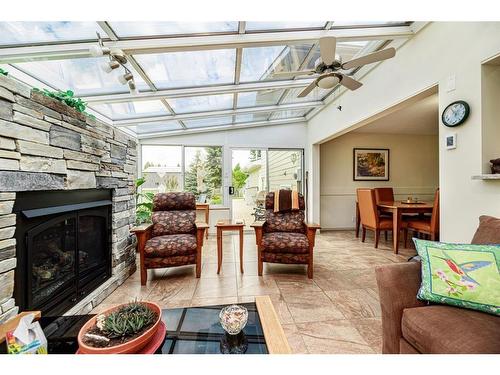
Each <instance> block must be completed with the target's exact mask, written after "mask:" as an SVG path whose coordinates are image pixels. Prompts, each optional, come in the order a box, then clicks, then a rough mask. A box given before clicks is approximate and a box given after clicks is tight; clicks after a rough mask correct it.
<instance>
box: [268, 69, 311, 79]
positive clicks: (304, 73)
mask: <svg viewBox="0 0 500 375" xmlns="http://www.w3.org/2000/svg"><path fill="white" fill-rule="evenodd" d="M314 73H316V71H314V70H301V71H293V72H279V73H273V77H281V78H285V77H296V76H309V75H311V74H314Z"/></svg>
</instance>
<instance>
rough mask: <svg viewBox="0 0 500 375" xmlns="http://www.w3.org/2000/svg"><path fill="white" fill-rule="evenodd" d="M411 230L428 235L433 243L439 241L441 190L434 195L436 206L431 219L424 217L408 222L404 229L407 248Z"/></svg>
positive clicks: (437, 190) (433, 207)
mask: <svg viewBox="0 0 500 375" xmlns="http://www.w3.org/2000/svg"><path fill="white" fill-rule="evenodd" d="M409 230H411V231H413V232H416V233H419V234H425V235H428V236H429V237H430V239H431V241H437V240H439V188H438V189H436V192H435V193H434V204H433V206H432V215H431V216H430V217H427V216H424V217H418V218H415V219H408V220H406V227H405V228H404V241H405V247H406V242H407V238H408V231H409Z"/></svg>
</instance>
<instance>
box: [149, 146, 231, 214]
mask: <svg viewBox="0 0 500 375" xmlns="http://www.w3.org/2000/svg"><path fill="white" fill-rule="evenodd" d="M222 165H223V161H222V147H220V146H206V147H190V146H152V145H151V146H150V145H143V146H142V176H143V177H145V179H146V182H145V183H144V185H142V189H143V190H142V191H143V192H152V193H163V192H171V191H190V192H192V193H194V194H195V196H196V199H197V200H198V201H200V202H202V203H210V204H222V202H223V192H222Z"/></svg>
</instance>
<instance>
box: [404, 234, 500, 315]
mask: <svg viewBox="0 0 500 375" xmlns="http://www.w3.org/2000/svg"><path fill="white" fill-rule="evenodd" d="M413 240H414V241H415V246H416V248H417V252H418V255H420V258H421V261H422V284H421V285H420V289H419V291H418V294H417V298H418V299H420V300H424V301H430V302H436V303H442V304H447V305H453V306H457V307H463V308H467V309H473V310H479V311H483V312H486V313H489V314H494V315H499V316H500V245H462V244H449V243H441V242H433V241H424V240H419V239H416V238H414V239H413Z"/></svg>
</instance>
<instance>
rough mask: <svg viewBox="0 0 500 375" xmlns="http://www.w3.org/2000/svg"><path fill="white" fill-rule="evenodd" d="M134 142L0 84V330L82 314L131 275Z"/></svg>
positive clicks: (16, 86)
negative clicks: (31, 316) (33, 317)
mask: <svg viewBox="0 0 500 375" xmlns="http://www.w3.org/2000/svg"><path fill="white" fill-rule="evenodd" d="M136 159H137V151H136V140H135V139H134V138H133V137H131V136H129V135H128V134H126V133H123V132H122V131H120V130H118V129H115V128H113V127H111V126H110V125H107V124H105V123H103V122H101V121H99V120H96V119H92V118H90V117H87V116H86V115H83V114H81V113H79V112H77V111H75V110H73V109H72V108H70V107H68V106H66V105H65V104H62V103H60V102H58V101H56V100H54V99H51V98H48V97H46V96H43V95H42V94H40V93H38V92H33V91H31V89H30V88H29V87H28V86H26V85H24V84H22V83H20V82H18V81H16V80H15V79H12V78H9V77H5V76H2V75H0V323H1V322H3V321H5V320H7V319H9V318H10V317H11V316H13V315H15V314H16V313H17V312H18V311H19V310H20V309H21V310H27V309H41V310H42V312H43V313H44V314H45V315H52V314H63V313H75V314H76V313H85V312H88V311H90V310H92V309H93V308H94V307H95V306H97V305H98V304H99V303H100V302H101V301H102V300H103V299H104V298H105V297H106V296H108V295H109V294H110V293H111V292H112V291H113V290H114V289H116V287H118V286H119V285H120V284H121V283H123V281H125V279H126V278H127V277H128V276H129V275H130V274H131V273H133V272H134V271H135V269H136V264H135V242H134V241H135V239H134V237H132V236H131V235H130V233H129V229H130V227H131V226H132V225H133V224H134V221H135V197H134V193H135V189H134V179H135V176H136Z"/></svg>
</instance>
